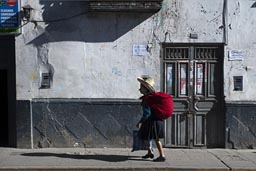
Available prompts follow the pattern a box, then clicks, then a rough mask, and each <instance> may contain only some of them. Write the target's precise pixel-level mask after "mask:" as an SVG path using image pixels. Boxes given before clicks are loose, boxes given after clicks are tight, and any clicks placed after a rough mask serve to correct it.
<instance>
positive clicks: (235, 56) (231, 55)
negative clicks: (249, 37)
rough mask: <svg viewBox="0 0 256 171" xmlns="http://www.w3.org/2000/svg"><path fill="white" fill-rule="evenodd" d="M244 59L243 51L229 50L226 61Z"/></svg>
mask: <svg viewBox="0 0 256 171" xmlns="http://www.w3.org/2000/svg"><path fill="white" fill-rule="evenodd" d="M244 57H245V51H243V50H230V51H229V52H228V59H229V60H230V61H242V60H244Z"/></svg>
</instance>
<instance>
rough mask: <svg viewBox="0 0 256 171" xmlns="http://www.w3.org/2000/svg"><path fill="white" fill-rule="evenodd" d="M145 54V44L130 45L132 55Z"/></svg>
mask: <svg viewBox="0 0 256 171" xmlns="http://www.w3.org/2000/svg"><path fill="white" fill-rule="evenodd" d="M146 54H147V45H133V46H132V55H133V56H146Z"/></svg>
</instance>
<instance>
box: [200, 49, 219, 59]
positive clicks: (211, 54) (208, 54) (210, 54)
mask: <svg viewBox="0 0 256 171" xmlns="http://www.w3.org/2000/svg"><path fill="white" fill-rule="evenodd" d="M216 50H217V49H216V48H214V47H213V48H209V47H207V48H206V47H200V48H195V59H217V57H216Z"/></svg>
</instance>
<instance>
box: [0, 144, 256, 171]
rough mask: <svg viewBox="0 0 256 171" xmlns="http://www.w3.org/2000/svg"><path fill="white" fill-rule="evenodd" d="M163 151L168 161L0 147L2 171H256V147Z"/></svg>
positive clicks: (119, 153)
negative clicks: (255, 148)
mask: <svg viewBox="0 0 256 171" xmlns="http://www.w3.org/2000/svg"><path fill="white" fill-rule="evenodd" d="M164 150H165V154H166V158H167V160H166V161H165V162H158V163H156V162H152V160H143V159H141V156H142V155H144V154H145V153H146V152H145V151H135V152H131V149H129V148H87V149H84V148H44V149H16V148H0V170H6V171H8V170H30V171H39V170H40V171H42V170H44V171H45V170H49V171H51V170H54V171H56V170H69V171H78V170H84V171H86V170H90V171H94V170H109V171H110V170H125V171H129V170H141V171H144V170H145V171H146V170H147V171H148V170H170V171H172V170H197V171H200V170H255V171H256V150H229V149H167V148H165V149H164ZM155 151H156V150H155ZM155 155H156V156H157V155H158V154H155Z"/></svg>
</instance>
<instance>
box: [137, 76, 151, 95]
mask: <svg viewBox="0 0 256 171" xmlns="http://www.w3.org/2000/svg"><path fill="white" fill-rule="evenodd" d="M137 80H138V81H139V82H140V83H141V84H142V85H143V86H145V87H146V88H147V89H148V90H149V91H150V92H151V93H153V92H155V89H154V87H153V85H154V83H155V81H154V79H153V78H151V77H149V76H142V77H138V78H137Z"/></svg>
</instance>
